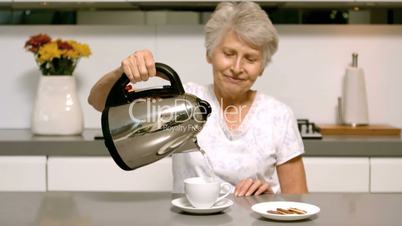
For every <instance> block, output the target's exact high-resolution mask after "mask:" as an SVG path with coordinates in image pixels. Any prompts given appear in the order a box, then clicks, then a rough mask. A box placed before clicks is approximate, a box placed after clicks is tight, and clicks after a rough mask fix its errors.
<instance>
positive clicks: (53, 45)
mask: <svg viewBox="0 0 402 226" xmlns="http://www.w3.org/2000/svg"><path fill="white" fill-rule="evenodd" d="M24 47H25V49H26V50H27V51H30V52H32V53H33V54H34V57H35V61H36V62H37V64H38V66H39V69H40V70H41V72H42V75H43V76H40V79H39V85H38V89H37V94H36V100H35V104H34V106H33V111H32V126H31V129H32V132H33V133H34V134H37V135H77V134H81V133H82V130H83V123H84V121H83V113H82V109H81V105H80V101H79V97H78V94H77V90H76V82H75V77H74V76H72V74H73V72H74V69H75V67H76V66H77V63H78V61H79V60H80V59H81V57H88V56H89V55H91V50H90V49H89V47H88V45H87V44H82V43H79V42H76V41H74V40H67V41H65V40H61V39H56V40H52V39H51V38H50V37H49V36H48V35H46V34H38V35H34V36H32V37H30V38H29V39H28V41H26V43H25V46H24Z"/></svg>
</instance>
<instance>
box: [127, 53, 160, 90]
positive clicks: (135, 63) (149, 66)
mask: <svg viewBox="0 0 402 226" xmlns="http://www.w3.org/2000/svg"><path fill="white" fill-rule="evenodd" d="M121 69H122V70H123V72H124V73H125V74H126V75H127V77H128V79H130V82H132V83H136V82H141V81H147V80H148V79H149V77H152V76H155V75H156V69H155V60H154V57H153V55H152V53H151V51H150V50H148V49H143V50H139V51H135V52H134V53H133V54H131V55H130V56H128V57H127V58H126V59H124V60H123V61H122V62H121Z"/></svg>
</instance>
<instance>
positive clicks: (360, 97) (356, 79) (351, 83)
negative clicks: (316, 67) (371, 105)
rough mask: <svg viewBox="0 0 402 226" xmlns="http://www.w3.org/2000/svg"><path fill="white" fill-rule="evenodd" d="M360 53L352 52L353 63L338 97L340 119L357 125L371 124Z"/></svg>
mask: <svg viewBox="0 0 402 226" xmlns="http://www.w3.org/2000/svg"><path fill="white" fill-rule="evenodd" d="M357 58H358V54H357V53H353V54H352V64H351V65H350V66H348V67H347V68H346V71H345V75H344V77H343V87H342V88H343V90H342V97H338V120H339V122H340V123H341V124H344V125H348V126H352V127H356V126H367V125H368V124H369V115H368V101H367V90H366V84H365V79H364V70H363V69H362V68H359V67H358V59H357Z"/></svg>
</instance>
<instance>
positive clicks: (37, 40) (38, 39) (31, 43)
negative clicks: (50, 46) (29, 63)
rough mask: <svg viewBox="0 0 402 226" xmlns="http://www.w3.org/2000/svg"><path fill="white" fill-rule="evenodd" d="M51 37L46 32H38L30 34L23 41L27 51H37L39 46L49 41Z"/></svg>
mask: <svg viewBox="0 0 402 226" xmlns="http://www.w3.org/2000/svg"><path fill="white" fill-rule="evenodd" d="M50 41H51V39H50V37H49V36H48V35H46V34H38V35H34V36H31V37H30V39H29V40H28V41H26V42H25V46H24V47H25V49H27V50H28V51H31V52H33V53H37V52H38V51H39V48H40V47H41V46H43V45H44V44H46V43H48V42H50Z"/></svg>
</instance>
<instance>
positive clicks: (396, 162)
mask: <svg viewBox="0 0 402 226" xmlns="http://www.w3.org/2000/svg"><path fill="white" fill-rule="evenodd" d="M370 166H371V174H370V191H371V192H402V180H401V178H402V158H380V157H378V158H370Z"/></svg>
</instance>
